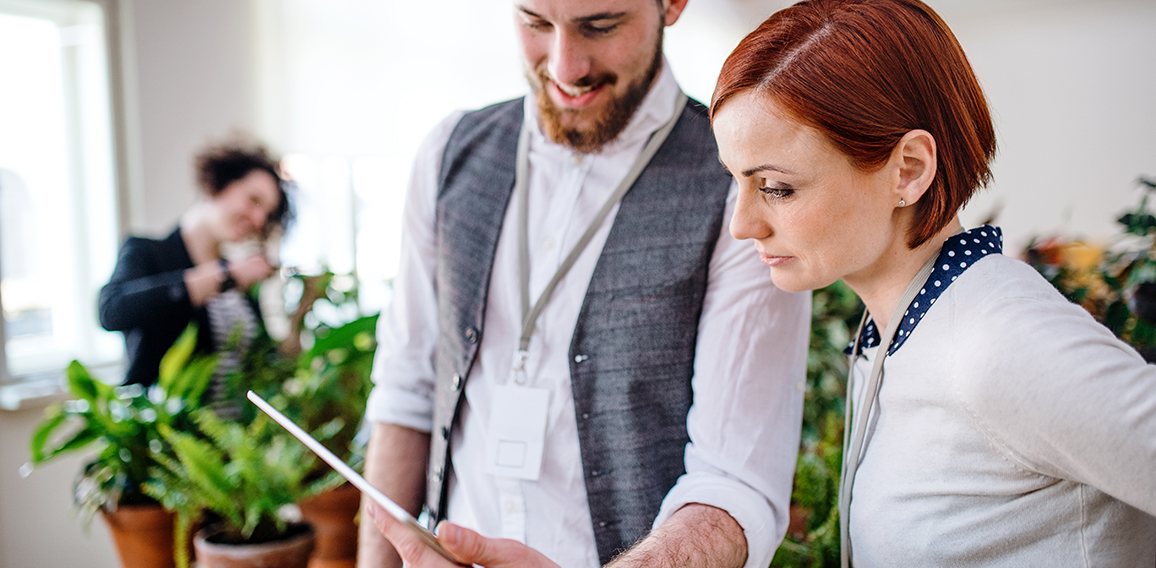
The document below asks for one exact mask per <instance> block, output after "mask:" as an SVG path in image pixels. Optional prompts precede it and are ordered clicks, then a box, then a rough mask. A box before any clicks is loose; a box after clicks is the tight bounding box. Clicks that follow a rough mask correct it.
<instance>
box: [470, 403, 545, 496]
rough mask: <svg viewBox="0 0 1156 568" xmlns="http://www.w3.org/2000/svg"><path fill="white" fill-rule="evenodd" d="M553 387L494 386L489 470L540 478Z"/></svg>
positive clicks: (515, 476) (488, 453) (504, 475)
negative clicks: (547, 388)
mask: <svg viewBox="0 0 1156 568" xmlns="http://www.w3.org/2000/svg"><path fill="white" fill-rule="evenodd" d="M549 404H550V391H548V390H546V389H536V388H528V387H520V386H515V385H502V386H499V387H495V388H494V405H493V407H492V408H491V409H490V411H491V412H490V427H489V433H488V435H487V436H486V473H488V474H490V475H496V476H499V477H511V478H514V479H526V480H530V481H537V479H538V475H539V474H540V473H541V470H542V450H543V447H544V446H545V441H546V411H547V408H548V407H549Z"/></svg>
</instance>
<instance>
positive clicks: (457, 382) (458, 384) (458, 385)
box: [454, 375, 462, 390]
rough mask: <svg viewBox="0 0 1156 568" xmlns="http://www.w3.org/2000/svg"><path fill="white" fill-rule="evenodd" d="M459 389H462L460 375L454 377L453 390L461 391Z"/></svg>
mask: <svg viewBox="0 0 1156 568" xmlns="http://www.w3.org/2000/svg"><path fill="white" fill-rule="evenodd" d="M461 388H462V376H461V375H454V390H461Z"/></svg>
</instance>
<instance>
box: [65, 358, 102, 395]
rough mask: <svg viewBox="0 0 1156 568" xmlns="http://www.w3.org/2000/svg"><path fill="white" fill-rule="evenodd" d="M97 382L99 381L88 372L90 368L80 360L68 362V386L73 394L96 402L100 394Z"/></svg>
mask: <svg viewBox="0 0 1156 568" xmlns="http://www.w3.org/2000/svg"><path fill="white" fill-rule="evenodd" d="M96 383H97V381H96V380H95V379H93V378H92V375H90V374H89V373H88V369H86V368H84V365H81V364H80V362H79V361H73V362H71V363H69V364H68V388H69V390H71V391H72V394H74V395H76V396H78V397H80V398H82V399H84V400H87V401H88V402H89V403H93V404H95V403H96V399H97V396H98V394H99V389H98V388H97V386H96Z"/></svg>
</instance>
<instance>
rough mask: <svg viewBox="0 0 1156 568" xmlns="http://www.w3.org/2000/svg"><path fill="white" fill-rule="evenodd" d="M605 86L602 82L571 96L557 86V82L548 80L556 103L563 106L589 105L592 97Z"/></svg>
mask: <svg viewBox="0 0 1156 568" xmlns="http://www.w3.org/2000/svg"><path fill="white" fill-rule="evenodd" d="M605 86H606V84H605V83H602V84H600V85H598V86H597V87H594V88H593V89H590V90H589V91H586V92H584V93H582V94H580V95H578V96H571V95H569V94H567V93H566V91H563V90H562V88H561V87H559V86H558V84H557V83H554V82H553V81H551V82H550V92H551V94H553V95H554V99H555V100H556V101H558V104H559V105H560V106H563V107H566V108H583V107H586V106H589V105H590V104H591V102H592V101H593V100H594V98H595V97H597V96H598V94H599V93H601V92H602V89H603V88H604V87H605Z"/></svg>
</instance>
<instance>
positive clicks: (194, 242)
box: [180, 200, 221, 266]
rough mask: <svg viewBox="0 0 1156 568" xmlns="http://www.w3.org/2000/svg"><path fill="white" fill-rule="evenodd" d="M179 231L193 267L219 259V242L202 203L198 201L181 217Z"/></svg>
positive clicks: (206, 209)
mask: <svg viewBox="0 0 1156 568" xmlns="http://www.w3.org/2000/svg"><path fill="white" fill-rule="evenodd" d="M180 229H181V238H182V239H184V241H185V247H186V248H187V249H188V250H189V258H191V259H192V260H193V264H194V265H198V266H199V265H201V264H204V263H206V262H214V261H216V260H217V259H218V258H221V240H220V239H219V238H217V237H216V236H215V235H214V234H213V231H212V226H211V224H210V223H209V211H208V208H207V207H206V204H205V203H204V202H202V201H200V200H198V201H197V203H195V204H193V206H192V207H190V208H189V210H188V211H186V212H185V214H184V215H182V216H181V221H180Z"/></svg>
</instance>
